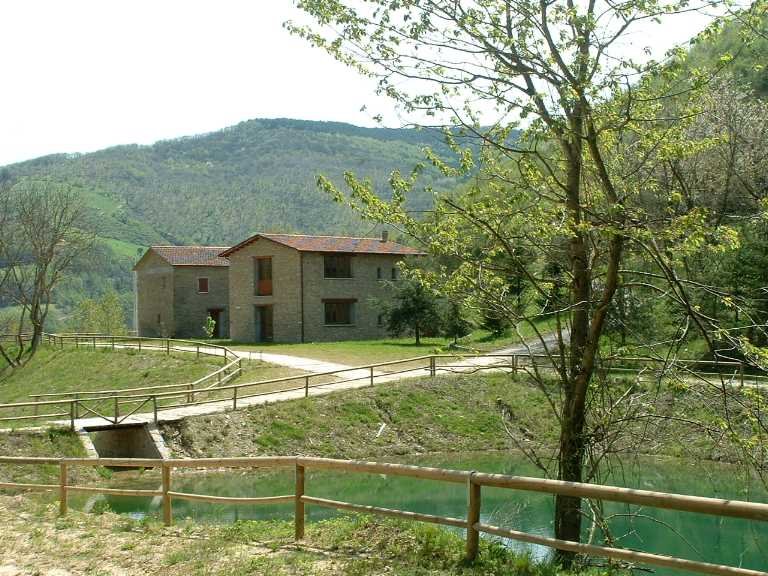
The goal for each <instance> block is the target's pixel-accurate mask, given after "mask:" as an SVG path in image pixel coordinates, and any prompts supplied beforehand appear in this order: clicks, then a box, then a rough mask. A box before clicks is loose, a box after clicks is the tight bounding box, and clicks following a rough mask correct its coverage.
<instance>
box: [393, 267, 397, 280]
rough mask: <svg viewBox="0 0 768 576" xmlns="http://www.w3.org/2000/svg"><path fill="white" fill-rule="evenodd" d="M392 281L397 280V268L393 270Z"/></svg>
mask: <svg viewBox="0 0 768 576" xmlns="http://www.w3.org/2000/svg"><path fill="white" fill-rule="evenodd" d="M392 280H397V268H392Z"/></svg>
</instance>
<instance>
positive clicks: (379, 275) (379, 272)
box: [376, 266, 381, 280]
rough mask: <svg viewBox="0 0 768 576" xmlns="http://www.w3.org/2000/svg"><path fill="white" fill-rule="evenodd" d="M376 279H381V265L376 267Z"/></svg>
mask: <svg viewBox="0 0 768 576" xmlns="http://www.w3.org/2000/svg"><path fill="white" fill-rule="evenodd" d="M376 280H381V266H379V267H378V268H376Z"/></svg>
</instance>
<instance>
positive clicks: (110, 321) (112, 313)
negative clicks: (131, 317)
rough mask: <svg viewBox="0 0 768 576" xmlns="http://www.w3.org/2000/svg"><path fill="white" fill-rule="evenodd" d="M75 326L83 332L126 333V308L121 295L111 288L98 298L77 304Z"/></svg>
mask: <svg viewBox="0 0 768 576" xmlns="http://www.w3.org/2000/svg"><path fill="white" fill-rule="evenodd" d="M73 327H74V331H75V332H81V333H101V334H113V335H123V334H125V333H126V332H127V328H126V323H125V310H124V309H123V303H122V302H121V300H120V296H119V295H118V294H117V292H115V291H114V290H109V291H108V292H107V293H106V294H104V295H103V296H102V297H101V298H99V299H98V300H93V299H90V298H88V299H86V300H83V301H82V302H80V304H79V305H78V306H77V310H76V312H75V321H74V326H73Z"/></svg>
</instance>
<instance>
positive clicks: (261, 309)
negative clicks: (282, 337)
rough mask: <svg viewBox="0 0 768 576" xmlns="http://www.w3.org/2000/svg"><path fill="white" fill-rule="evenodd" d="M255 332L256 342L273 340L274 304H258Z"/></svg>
mask: <svg viewBox="0 0 768 576" xmlns="http://www.w3.org/2000/svg"><path fill="white" fill-rule="evenodd" d="M255 332H256V334H255V336H256V342H272V340H273V338H274V332H273V326H272V306H256V314H255Z"/></svg>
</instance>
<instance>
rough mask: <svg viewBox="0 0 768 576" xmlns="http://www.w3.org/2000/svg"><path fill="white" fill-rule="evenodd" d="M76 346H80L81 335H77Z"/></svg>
mask: <svg viewBox="0 0 768 576" xmlns="http://www.w3.org/2000/svg"><path fill="white" fill-rule="evenodd" d="M75 348H80V337H79V336H75Z"/></svg>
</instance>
